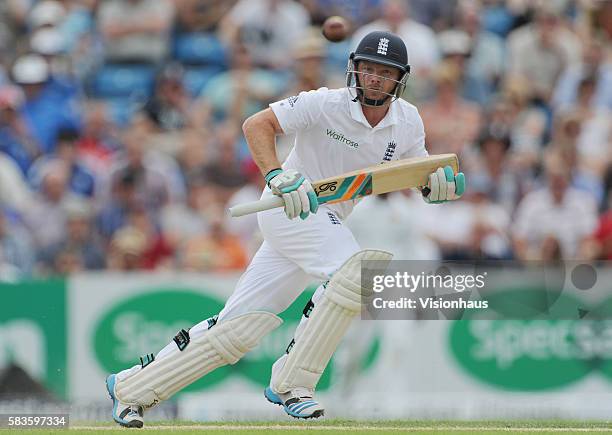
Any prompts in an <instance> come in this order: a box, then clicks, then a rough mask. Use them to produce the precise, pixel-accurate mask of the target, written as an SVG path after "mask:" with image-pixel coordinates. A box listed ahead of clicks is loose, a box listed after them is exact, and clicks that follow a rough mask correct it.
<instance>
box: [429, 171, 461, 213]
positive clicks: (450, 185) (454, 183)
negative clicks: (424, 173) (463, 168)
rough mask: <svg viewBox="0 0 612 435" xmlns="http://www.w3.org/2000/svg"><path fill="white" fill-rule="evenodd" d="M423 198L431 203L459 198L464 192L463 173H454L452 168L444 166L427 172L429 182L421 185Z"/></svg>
mask: <svg viewBox="0 0 612 435" xmlns="http://www.w3.org/2000/svg"><path fill="white" fill-rule="evenodd" d="M421 192H422V193H423V199H424V200H425V202H428V203H431V204H440V203H442V202H446V201H453V200H455V199H459V198H460V197H461V195H463V193H464V192H465V175H463V172H459V173H458V174H457V175H455V174H454V172H453V168H451V167H450V166H445V167H444V168H438V169H437V170H436V172H432V173H431V174H429V182H428V183H427V186H425V187H423V188H422V190H421Z"/></svg>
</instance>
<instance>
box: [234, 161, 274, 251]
mask: <svg viewBox="0 0 612 435" xmlns="http://www.w3.org/2000/svg"><path fill="white" fill-rule="evenodd" d="M242 173H243V174H244V175H245V177H246V179H247V183H246V184H245V185H244V186H242V187H241V188H240V189H238V190H236V192H234V193H233V194H232V196H230V198H229V200H228V201H227V205H226V208H229V207H233V206H234V205H237V204H242V203H246V202H251V201H257V200H258V199H259V198H260V197H261V192H263V189H264V187H265V186H266V180H265V178H264V177H262V174H261V172H260V170H259V168H258V167H257V165H256V164H255V162H254V161H253V160H252V159H246V160H244V161H243V163H242ZM225 227H226V228H227V229H228V231H229V232H231V233H232V234H235V235H236V236H238V237H239V238H240V242H241V244H242V246H243V247H244V248H245V250H246V253H247V255H248V257H249V259H250V258H252V257H253V255H255V252H257V250H258V249H259V246H260V245H261V242H262V241H263V238H262V236H261V233H260V231H259V223H258V221H257V214H255V213H253V214H251V215H248V216H243V217H242V219H233V218H231V217H230V216H229V215H226V218H225Z"/></svg>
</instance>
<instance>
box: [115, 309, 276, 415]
mask: <svg viewBox="0 0 612 435" xmlns="http://www.w3.org/2000/svg"><path fill="white" fill-rule="evenodd" d="M202 323H204V322H202ZM202 323H199V324H198V325H196V326H194V327H193V328H191V330H190V331H189V336H190V341H189V343H188V344H187V345H186V346H185V347H184V348H183V349H182V350H180V349H179V347H177V346H176V345H175V343H173V342H171V343H170V344H169V345H168V346H166V347H165V348H164V349H163V350H162V351H161V352H160V353H159V354H158V356H157V358H156V359H155V360H154V361H153V362H152V363H150V364H148V365H146V367H144V368H139V369H138V370H135V371H134V373H133V374H131V376H130V375H128V376H127V377H125V378H123V379H118V381H117V383H116V385H115V397H117V398H118V399H119V400H120V401H121V402H123V403H124V404H128V405H140V406H144V407H150V406H153V405H155V404H157V403H158V402H160V401H162V400H166V399H168V398H170V396H172V395H173V394H174V393H176V392H177V391H179V390H180V389H182V388H184V387H186V386H187V385H189V384H191V383H192V382H195V381H196V380H198V379H199V378H201V377H202V376H204V375H205V374H207V373H210V372H211V371H213V370H214V369H216V368H218V367H221V366H224V365H226V364H235V363H236V362H238V360H240V358H242V357H243V356H244V354H246V353H247V352H249V351H250V350H251V349H253V348H254V347H255V346H257V344H258V343H259V340H261V338H262V337H264V336H265V335H267V334H268V333H269V332H271V331H272V330H274V329H276V328H277V327H278V326H279V325H280V324H281V323H282V320H281V319H280V318H279V317H277V316H276V315H274V314H271V313H267V312H263V311H262V312H259V311H255V312H250V313H246V314H243V315H241V316H238V317H236V318H234V319H231V320H227V321H220V322H219V323H217V324H216V325H214V326H212V327H210V329H208V328H206V327H200V325H202ZM199 327H200V328H199Z"/></svg>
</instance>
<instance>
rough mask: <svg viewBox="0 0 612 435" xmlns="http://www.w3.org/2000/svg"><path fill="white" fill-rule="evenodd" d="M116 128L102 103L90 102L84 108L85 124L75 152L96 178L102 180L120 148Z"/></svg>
mask: <svg viewBox="0 0 612 435" xmlns="http://www.w3.org/2000/svg"><path fill="white" fill-rule="evenodd" d="M116 130H117V128H116V126H115V125H114V124H113V123H112V121H111V120H110V118H109V114H108V107H107V106H106V105H105V104H104V103H102V102H96V101H92V100H90V101H89V102H88V103H87V106H86V108H85V122H84V125H83V132H82V133H81V136H80V139H79V142H78V144H77V152H78V155H79V157H80V158H82V159H83V161H84V162H85V163H86V165H87V166H88V167H89V168H91V169H92V171H94V173H95V174H96V177H98V178H102V179H104V178H105V176H106V177H107V176H108V170H109V168H110V166H111V164H112V159H113V156H114V154H115V153H116V152H117V151H118V150H119V148H120V143H119V142H120V141H119V138H118V132H117V131H116Z"/></svg>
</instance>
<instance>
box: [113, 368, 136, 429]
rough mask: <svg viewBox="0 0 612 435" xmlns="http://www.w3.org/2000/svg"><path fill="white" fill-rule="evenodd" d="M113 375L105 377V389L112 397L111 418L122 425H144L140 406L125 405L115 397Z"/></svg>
mask: <svg viewBox="0 0 612 435" xmlns="http://www.w3.org/2000/svg"><path fill="white" fill-rule="evenodd" d="M115 377H116V375H110V376H109V377H108V378H106V389H107V391H108V394H109V395H110V397H111V399H113V420H115V421H116V422H117V423H119V424H120V425H121V426H123V427H142V426H143V425H144V419H143V413H144V410H143V408H142V406H136V405H126V404H124V403H121V401H120V400H119V399H117V397H115Z"/></svg>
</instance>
